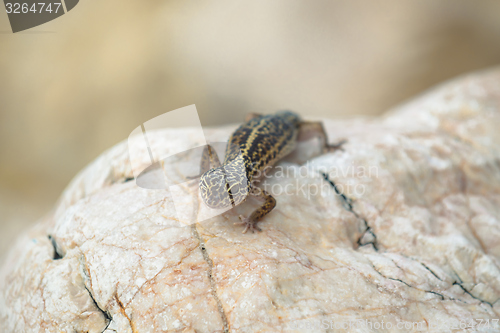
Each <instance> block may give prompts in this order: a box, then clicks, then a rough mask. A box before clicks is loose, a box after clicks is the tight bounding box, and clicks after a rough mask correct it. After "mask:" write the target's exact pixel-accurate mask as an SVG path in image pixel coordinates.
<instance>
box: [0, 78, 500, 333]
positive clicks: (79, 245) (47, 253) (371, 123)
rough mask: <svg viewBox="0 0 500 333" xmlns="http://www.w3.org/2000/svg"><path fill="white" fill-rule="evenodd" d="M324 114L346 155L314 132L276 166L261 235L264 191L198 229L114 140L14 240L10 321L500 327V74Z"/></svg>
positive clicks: (264, 327) (187, 328)
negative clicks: (383, 107)
mask: <svg viewBox="0 0 500 333" xmlns="http://www.w3.org/2000/svg"><path fill="white" fill-rule="evenodd" d="M302 111H303V112H307V110H302ZM324 122H325V127H326V129H327V131H328V133H329V136H330V141H332V142H336V141H339V140H341V139H347V140H348V142H347V143H346V144H345V145H344V150H343V151H336V152H333V153H329V154H325V155H322V156H317V157H310V156H309V161H308V163H305V164H304V165H299V164H297V161H300V160H302V161H303V160H304V159H305V158H306V157H307V156H308V155H307V154H308V153H310V152H311V151H312V150H313V148H312V147H314V146H315V144H314V142H313V143H307V144H305V145H306V146H307V145H308V146H307V147H306V148H307V149H305V148H304V144H301V146H300V148H299V149H298V151H297V152H296V153H294V154H293V155H292V156H290V157H289V158H287V159H286V160H285V161H283V162H281V163H280V164H279V167H276V168H274V169H273V170H272V171H271V172H270V173H269V178H267V179H266V181H267V182H268V186H270V188H271V189H275V191H272V190H271V192H272V193H274V196H275V197H276V200H277V206H276V208H275V210H274V211H273V212H271V213H270V214H269V215H268V216H266V217H265V219H264V220H263V221H262V222H261V223H260V227H261V228H262V229H263V231H262V232H261V233H255V234H252V233H247V234H242V233H241V230H242V227H241V226H237V225H233V223H234V222H237V221H238V215H239V214H248V213H249V212H250V211H251V210H252V209H253V208H255V206H256V204H257V203H256V202H255V201H252V200H250V201H249V202H247V203H245V204H243V205H241V206H238V207H237V208H236V209H234V210H231V211H228V212H225V213H224V214H222V215H220V216H217V217H214V218H212V219H209V220H207V221H204V222H200V223H194V224H192V223H189V221H184V220H181V219H178V218H177V214H176V211H175V209H174V205H173V198H172V195H171V192H170V191H168V190H146V189H143V188H139V187H138V186H136V184H135V182H134V181H126V180H127V179H130V178H131V177H132V170H131V167H130V163H129V160H128V159H129V155H128V149H127V143H121V144H119V145H117V146H116V147H114V148H112V149H110V150H109V151H107V152H105V153H104V154H103V155H102V156H100V157H99V158H98V159H97V160H96V161H95V162H93V163H92V164H91V165H89V166H88V167H87V168H86V169H85V170H83V171H82V172H81V173H80V174H79V175H78V176H77V177H76V178H75V179H74V180H73V181H72V183H71V184H70V185H69V186H68V188H67V189H66V191H65V192H64V193H63V195H62V197H61V200H60V202H59V203H58V205H57V207H56V209H55V210H54V212H53V213H51V214H50V215H49V216H48V217H46V218H45V219H43V220H42V221H40V222H39V223H38V224H37V225H35V226H34V227H33V228H32V229H31V230H29V231H27V232H26V233H24V234H23V235H22V236H20V237H19V239H18V241H17V242H16V244H15V246H13V248H12V249H11V250H10V253H9V256H8V257H7V259H6V260H5V263H4V265H3V268H2V270H1V280H0V281H1V293H0V325H1V329H0V331H1V332H108V333H109V332H224V331H230V332H293V331H303V332H325V331H350V332H374V331H377V332H399V331H417V330H418V329H422V330H429V331H435V332H443V331H447V330H448V329H452V328H453V327H455V328H457V330H461V329H463V328H464V327H463V325H464V324H467V325H470V324H471V320H476V322H475V324H476V325H482V326H479V327H478V326H476V329H478V331H482V332H497V331H498V330H499V328H498V321H494V319H498V318H500V302H499V299H500V269H499V267H500V242H499V240H500V208H499V207H500V70H499V69H497V70H492V71H489V72H485V73H480V74H473V75H470V76H466V77H463V78H461V79H458V80H456V81H453V82H451V83H447V84H445V85H443V86H441V87H438V88H436V89H435V90H433V91H432V92H430V93H428V94H427V95H425V96H423V97H420V98H418V99H416V100H415V101H413V102H411V103H409V104H407V105H405V106H403V107H400V108H398V109H396V110H394V111H392V112H390V113H388V114H387V115H386V116H384V117H383V118H380V119H373V120H344V121H332V120H324ZM234 128H235V127H234V126H230V127H223V128H217V129H209V130H207V137H208V139H210V140H212V141H223V140H227V138H228V136H229V135H230V133H231V131H232V130H234ZM189 133H190V129H182V130H180V129H166V130H164V131H159V132H155V133H152V134H151V136H150V143H151V147H152V148H153V149H154V150H155V151H162V152H164V153H166V154H168V151H169V149H172V146H171V145H172V142H175V140H179V138H180V137H181V138H184V139H183V140H190V136H189ZM132 144H133V142H132ZM193 144H200V143H199V142H197V143H193ZM305 156H306V157H305ZM137 162H139V163H143V164H144V165H146V164H147V163H148V160H147V158H145V159H144V160H143V161H142V160H141V161H135V163H137ZM196 168H197V167H193V170H191V171H190V172H191V173H188V172H186V170H182V171H183V172H184V173H185V174H184V173H183V174H179V175H178V176H179V177H181V178H182V177H184V176H186V175H192V174H193V173H192V172H194V173H195V172H196ZM179 172H181V171H180V170H179ZM273 185H274V187H273ZM183 186H184V187H183V188H184V189H185V190H186V191H187V192H193V191H196V190H197V187H196V183H194V185H193V183H186V184H184V185H183ZM278 189H281V190H283V189H287V190H288V194H286V193H284V192H283V193H279V192H280V191H278ZM304 189H305V190H304ZM337 192H338V193H337ZM193 193H194V192H193ZM188 204H189V203H186V205H188ZM186 207H188V206H186ZM186 210H187V208H186ZM188 213H189V212H188ZM49 235H51V237H53V242H52V240H51V239H49ZM58 256H61V257H62V258H59V257H58ZM361 320H362V322H361ZM480 320H482V323H483V324H480ZM486 320H489V322H488V324H487V325H486V324H485V322H486ZM343 325H345V326H343ZM349 325H350V326H349ZM377 325H378V326H377ZM381 325H383V326H381ZM398 325H399V326H398ZM405 325H407V326H406V328H405ZM408 325H409V326H408ZM412 325H413V328H409V327H411V326H412ZM418 325H420V326H418ZM460 325H462V326H460ZM493 325H496V326H495V327H494V326H493ZM342 327H349V328H348V329H347V330H343V329H342Z"/></svg>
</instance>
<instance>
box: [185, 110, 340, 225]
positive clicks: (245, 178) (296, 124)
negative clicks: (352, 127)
mask: <svg viewBox="0 0 500 333" xmlns="http://www.w3.org/2000/svg"><path fill="white" fill-rule="evenodd" d="M314 136H317V137H319V139H320V140H321V143H322V145H323V152H328V151H331V150H334V149H338V148H340V147H341V145H342V144H343V143H344V142H340V143H339V144H336V145H329V144H328V141H327V136H326V132H325V130H324V128H323V124H322V123H321V122H306V121H302V120H301V119H300V117H299V115H297V114H296V113H293V112H290V111H280V112H278V113H276V114H272V115H260V114H250V115H249V116H248V117H247V121H246V122H245V123H244V124H242V125H241V126H240V127H238V129H236V131H234V133H233V134H232V135H231V137H230V138H229V142H228V145H227V148H226V153H225V158H224V161H223V163H222V164H221V163H220V160H219V158H218V156H217V153H216V152H215V150H214V149H213V148H212V147H211V146H210V145H207V146H205V149H204V151H203V155H202V161H201V173H202V176H201V178H200V184H199V188H200V194H201V197H202V199H203V201H204V202H205V204H206V205H207V206H208V207H210V208H217V209H219V208H228V207H231V206H232V207H235V206H237V205H239V204H241V203H242V202H244V201H245V200H246V199H247V198H248V196H249V195H252V196H255V197H257V198H260V199H262V200H263V201H264V204H263V205H262V206H260V207H259V208H257V209H256V210H254V211H253V213H252V214H251V215H250V216H249V217H244V216H242V215H240V216H239V218H240V220H241V222H239V223H235V224H243V225H245V229H244V230H243V233H246V232H247V230H251V231H252V232H253V231H254V230H258V231H261V229H260V228H258V227H257V222H259V221H260V220H262V218H263V217H264V216H266V215H267V214H269V212H271V211H272V210H273V209H274V207H275V206H276V200H275V199H274V198H273V196H272V195H270V194H269V193H267V192H266V191H265V190H262V189H260V188H259V187H257V186H255V184H254V180H255V179H256V178H257V177H258V176H259V175H261V174H262V172H263V171H264V170H265V169H266V167H268V166H272V165H274V164H275V163H276V162H277V161H279V160H280V159H282V158H283V157H285V156H286V155H288V154H289V153H291V152H292V151H293V150H294V149H295V146H296V143H297V141H304V140H308V139H310V138H312V137H314ZM211 165H213V168H212V169H210V166H211ZM191 178H193V177H191Z"/></svg>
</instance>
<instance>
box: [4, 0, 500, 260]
mask: <svg viewBox="0 0 500 333" xmlns="http://www.w3.org/2000/svg"><path fill="white" fill-rule="evenodd" d="M499 63H500V1H498V0H491V1H488V0H482V1H470V0H418V1H417V0H414V1H410V0H409V1H400V0H379V1H369V0H366V1H360V0H349V1H345V0H342V1H336V0H315V1H305V0H301V1H298V0H272V1H269V0H257V1H256V0H252V1H249V0H247V1H242V0H219V1H199V0H197V1H193V0H183V1H167V0H162V1H158V0H150V1H127V2H124V1H119V0H106V1H98V0H84V1H80V3H79V4H78V5H77V6H76V7H75V8H74V9H73V10H72V11H71V12H69V13H68V14H66V15H64V16H62V17H61V18H59V19H56V20H54V21H52V22H49V23H47V24H44V25H42V26H39V27H36V28H33V29H31V30H28V31H26V32H22V33H17V34H12V33H11V32H10V26H9V24H8V19H7V15H6V14H5V13H0V139H1V140H0V161H1V163H0V254H1V253H2V252H4V251H5V250H6V249H7V248H8V247H9V244H11V243H12V241H13V239H14V237H15V235H16V234H17V233H18V232H19V231H20V230H21V229H23V228H25V227H26V226H27V225H28V224H30V223H33V222H34V221H35V220H36V219H37V218H39V217H40V216H42V215H43V214H44V213H46V212H47V211H49V210H50V209H51V207H52V206H53V204H54V202H55V201H56V200H57V197H58V196H59V194H60V193H61V191H62V190H63V189H64V187H65V186H66V185H67V183H68V182H69V181H70V180H71V178H72V177H73V176H74V175H75V174H76V173H77V172H78V171H79V170H80V169H82V168H83V167H84V166H85V165H86V164H88V163H89V162H90V161H92V160H93V159H94V158H95V157H97V156H98V155H99V154H100V153H101V152H102V151H104V150H105V149H107V148H109V147H111V146H112V145H114V144H116V143H118V142H119V141H122V140H124V139H126V138H127V136H128V134H129V133H130V132H131V131H132V130H133V129H134V128H135V127H136V126H138V125H140V124H141V123H143V122H144V121H147V120H148V119H151V118H153V117H155V116H157V115H159V114H162V113H164V112H167V111H170V110H174V109H177V108H180V107H183V106H186V105H190V104H196V106H197V108H198V111H199V113H200V118H201V121H202V124H203V125H205V126H214V125H220V124H226V123H234V122H239V121H241V120H242V119H243V116H244V114H245V113H247V112H262V113H269V112H273V111H275V110H277V109H283V108H289V109H293V110H296V111H298V112H300V113H302V114H303V115H305V116H308V115H310V116H323V117H331V118H335V117H343V118H345V117H355V116H360V115H369V116H375V115H378V114H380V113H382V112H383V111H384V110H386V109H388V108H389V107H391V106H394V105H395V104H398V103H401V102H402V101H404V100H406V99H408V98H410V97H412V96H414V95H415V94H418V93H421V92H422V91H423V90H425V89H427V88H429V87H431V86H432V85H434V84H436V83H439V82H441V81H443V80H446V79H449V78H452V77H454V76H456V75H459V74H461V73H465V72H468V71H471V70H476V69H482V68H486V67H489V66H492V65H496V64H499Z"/></svg>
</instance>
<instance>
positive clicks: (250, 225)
mask: <svg viewBox="0 0 500 333" xmlns="http://www.w3.org/2000/svg"><path fill="white" fill-rule="evenodd" d="M240 220H241V222H236V223H235V224H244V225H245V229H243V231H242V232H241V233H242V234H245V233H246V232H247V231H248V230H251V231H252V233H253V232H255V230H257V231H262V229H260V228H259V227H257V222H254V221H253V220H251V219H249V218H248V217H244V216H243V215H240Z"/></svg>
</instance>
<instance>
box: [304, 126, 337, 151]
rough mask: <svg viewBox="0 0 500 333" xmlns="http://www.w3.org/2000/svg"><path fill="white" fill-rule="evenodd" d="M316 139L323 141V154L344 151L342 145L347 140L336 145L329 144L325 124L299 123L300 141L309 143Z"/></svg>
mask: <svg viewBox="0 0 500 333" xmlns="http://www.w3.org/2000/svg"><path fill="white" fill-rule="evenodd" d="M314 137H318V138H319V139H320V141H321V145H322V149H323V153H327V152H330V151H335V150H337V149H342V145H343V144H344V143H346V140H342V141H340V142H338V143H336V144H333V145H331V144H328V136H327V135H326V131H325V128H324V127H323V123H322V122H320V121H303V122H301V123H299V134H298V137H297V140H298V141H307V140H310V139H312V138H314Z"/></svg>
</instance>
